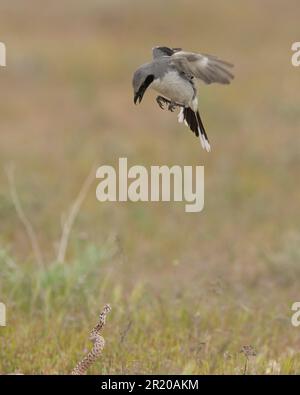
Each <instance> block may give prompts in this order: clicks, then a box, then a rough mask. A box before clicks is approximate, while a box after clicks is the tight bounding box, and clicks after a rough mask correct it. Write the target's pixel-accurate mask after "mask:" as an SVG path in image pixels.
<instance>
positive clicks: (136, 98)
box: [133, 74, 154, 104]
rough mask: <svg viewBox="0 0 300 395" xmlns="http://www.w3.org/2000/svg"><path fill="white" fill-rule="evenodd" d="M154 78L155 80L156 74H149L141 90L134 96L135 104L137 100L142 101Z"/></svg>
mask: <svg viewBox="0 0 300 395" xmlns="http://www.w3.org/2000/svg"><path fill="white" fill-rule="evenodd" d="M153 80H154V75H152V74H151V75H148V76H147V78H146V79H145V81H144V82H143V83H142V85H141V86H140V88H139V90H138V91H137V92H135V93H134V97H133V101H134V104H137V102H139V103H140V102H141V101H142V98H143V96H144V93H145V92H146V89H147V88H148V86H149V85H150V84H151V83H152V82H153Z"/></svg>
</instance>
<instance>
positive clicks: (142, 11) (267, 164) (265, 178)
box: [0, 0, 300, 374]
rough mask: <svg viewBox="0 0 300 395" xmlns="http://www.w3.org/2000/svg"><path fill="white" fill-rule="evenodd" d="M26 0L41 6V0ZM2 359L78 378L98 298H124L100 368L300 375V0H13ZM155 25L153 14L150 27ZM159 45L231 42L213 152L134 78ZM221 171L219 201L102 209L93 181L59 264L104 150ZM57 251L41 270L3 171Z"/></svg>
mask: <svg viewBox="0 0 300 395" xmlns="http://www.w3.org/2000/svg"><path fill="white" fill-rule="evenodd" d="M24 4H25V3H24ZM0 8H1V9H2V12H1V13H0V26H1V31H2V35H1V40H3V41H4V42H5V43H6V45H7V51H8V59H7V65H8V66H7V68H6V69H1V70H0V82H1V87H2V92H4V93H3V94H2V95H1V97H0V119H1V144H0V163H1V168H2V169H3V172H1V173H0V216H1V221H0V273H1V277H0V299H1V302H5V303H6V305H7V315H8V316H7V321H8V325H7V327H6V328H5V329H3V328H0V337H1V339H0V341H1V348H0V371H1V372H13V371H18V370H19V371H22V372H23V373H66V372H69V371H71V369H72V368H73V366H74V365H75V363H76V362H77V361H78V359H79V358H80V357H81V356H82V353H83V350H84V348H85V347H86V345H87V343H86V341H87V340H86V333H87V331H88V330H89V328H90V327H91V325H92V323H93V322H94V317H95V314H97V312H98V308H99V305H102V304H103V303H104V302H106V301H110V302H111V304H112V306H113V307H114V310H113V312H112V316H111V317H110V322H111V323H112V325H111V330H110V335H109V336H107V346H106V347H105V350H104V352H103V357H102V358H101V361H99V363H97V364H95V366H94V367H93V368H92V369H91V373H99V372H103V373H182V372H185V373H201V374H206V373H243V372H244V368H245V356H244V355H243V354H242V353H240V350H241V349H242V347H243V346H245V345H251V346H252V347H253V348H254V349H255V350H256V352H257V355H256V356H255V357H254V356H253V357H251V360H249V364H248V366H247V373H248V374H251V373H278V372H280V373H299V372H300V362H299V334H300V332H299V329H297V328H294V327H292V325H291V323H290V318H291V310H290V309H291V305H292V303H293V302H294V301H297V300H299V287H298V284H297V279H298V278H299V256H300V252H299V251H300V250H299V238H300V231H299V216H298V215H297V214H298V212H299V199H300V189H299V188H298V185H297V180H298V173H299V165H300V162H299V149H300V135H299V126H300V109H299V105H298V103H299V95H300V93H299V73H300V71H299V69H296V68H293V67H292V66H291V62H290V57H291V52H290V47H291V43H292V42H293V41H297V39H298V36H297V35H298V31H299V29H298V28H299V20H298V14H297V12H296V10H297V9H298V3H297V2H296V1H290V3H289V7H286V4H285V3H284V2H283V1H279V0H277V1H265V2H264V3H262V2H259V1H258V0H255V1H252V2H249V1H243V2H238V3H237V2H236V1H234V0H230V1H226V2H220V1H216V0H210V1H202V2H198V1H196V0H195V1H192V0H188V1H185V2H183V1H179V0H174V1H172V2H171V1H168V0H167V1H165V2H164V7H163V8H162V5H161V2H158V1H151V2H150V1H149V2H138V1H134V0H126V1H125V0H124V1H117V0H114V1H104V0H103V1H101V2H98V1H94V0H87V1H85V2H82V1H79V0H77V1H72V2H71V1H70V0H62V1H60V2H52V3H51V5H49V7H47V9H43V7H41V6H40V4H39V2H38V1H33V0H28V1H27V2H26V6H22V5H19V4H18V5H17V4H16V3H15V2H11V1H2V2H1V6H0ZM149 21H151V26H149V25H148V23H149ZM156 44H164V45H170V46H172V45H173V46H182V47H184V48H187V49H190V50H199V51H201V50H202V51H203V52H208V53H212V54H216V55H218V56H220V57H221V58H224V59H226V60H228V61H230V62H233V63H234V64H235V65H236V67H235V73H236V79H235V80H234V83H233V84H232V85H231V86H229V87H221V86H212V87H206V86H201V90H200V105H201V112H202V114H203V121H204V123H205V125H206V127H207V130H208V134H209V137H210V140H211V143H212V153H211V154H209V155H208V154H206V153H205V152H203V151H202V150H201V147H200V144H199V143H198V142H197V141H196V140H195V138H194V137H193V136H192V134H191V133H188V131H187V130H186V129H185V128H182V126H181V125H178V124H177V120H176V117H175V116H174V114H173V115H172V114H168V113H167V112H163V111H160V110H159V109H158V107H157V105H156V103H155V102H154V100H153V99H154V95H153V94H150V93H149V94H148V95H146V96H145V99H144V100H143V103H142V104H141V106H139V107H135V106H134V105H133V100H132V99H133V98H132V92H131V75H132V71H133V70H134V69H135V67H136V66H137V65H139V64H141V63H143V62H146V61H147V60H148V59H149V57H150V49H151V47H152V46H154V45H156ZM120 156H126V157H128V161H129V165H130V166H131V165H134V164H143V165H146V166H148V165H152V164H169V165H173V164H180V165H197V164H199V165H203V164H204V165H205V177H206V179H205V187H206V189H205V208H204V211H203V212H202V213H199V214H187V213H185V212H184V206H183V204H180V203H176V204H168V203H134V204H133V203H122V204H121V203H107V204H103V203H99V202H97V201H96V199H95V193H94V189H95V188H96V181H95V184H94V185H93V186H92V188H91V191H90V193H89V194H88V196H87V199H86V200H85V202H84V203H83V205H82V208H81V211H80V212H79V215H78V217H77V221H76V222H75V223H74V226H73V228H72V233H71V234H70V239H69V244H68V250H67V253H66V256H65V264H64V265H61V264H59V263H56V262H53V256H55V254H56V252H57V247H58V243H59V240H60V234H61V223H60V222H61V216H62V214H63V213H66V209H67V208H69V207H70V206H71V204H72V202H73V199H74V197H75V196H76V195H77V194H78V191H79V190H80V188H81V185H82V181H83V180H84V179H85V178H86V177H87V175H88V173H89V171H90V168H91V166H92V165H93V163H94V162H96V163H97V164H99V165H101V164H104V163H105V164H112V165H114V164H116V163H117V160H118V158H119V157H120ZM11 161H13V162H14V163H15V169H16V174H17V175H18V176H17V180H16V189H17V191H18V193H19V196H20V200H21V201H22V205H23V208H24V210H25V212H26V215H27V216H28V218H29V219H30V221H31V223H32V226H33V227H34V229H35V230H36V232H37V236H38V240H39V243H40V245H41V249H42V251H43V257H44V260H45V262H46V264H45V267H38V265H36V263H35V260H34V256H33V254H32V250H31V246H30V243H28V237H27V235H26V233H25V232H24V228H23V227H22V225H21V224H20V221H19V218H18V216H17V215H16V212H15V207H14V204H13V202H12V200H11V196H10V192H9V185H8V182H7V179H6V175H5V172H4V168H5V166H6V164H7V163H9V162H11Z"/></svg>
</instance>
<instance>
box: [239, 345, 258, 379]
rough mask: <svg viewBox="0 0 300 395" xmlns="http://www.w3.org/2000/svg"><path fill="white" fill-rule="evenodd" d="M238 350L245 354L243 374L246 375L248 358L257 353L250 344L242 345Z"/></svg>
mask: <svg viewBox="0 0 300 395" xmlns="http://www.w3.org/2000/svg"><path fill="white" fill-rule="evenodd" d="M240 352H241V353H242V354H244V356H245V365H244V371H243V375H246V374H247V373H248V366H249V359H250V357H256V355H257V353H256V351H255V349H254V347H253V346H251V345H245V346H243V347H242V348H241V350H240Z"/></svg>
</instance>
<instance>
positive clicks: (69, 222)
mask: <svg viewBox="0 0 300 395" xmlns="http://www.w3.org/2000/svg"><path fill="white" fill-rule="evenodd" d="M94 179H95V165H94V166H93V167H92V170H91V171H90V173H89V175H88V176H87V178H86V180H85V181H84V183H83V185H82V187H81V190H80V191H79V194H78V196H77V198H76V200H75V201H74V203H73V205H72V206H71V208H70V211H69V215H68V216H67V219H66V221H65V223H64V225H63V230H62V235H61V239H60V243H59V248H58V254H57V261H58V262H59V263H64V261H65V256H66V251H67V247H68V242H69V237H70V233H71V229H72V226H73V224H74V221H75V219H76V217H77V215H78V213H79V210H80V207H81V205H82V203H83V201H84V199H85V197H86V195H87V193H88V191H89V189H90V187H91V185H92V183H93V181H94Z"/></svg>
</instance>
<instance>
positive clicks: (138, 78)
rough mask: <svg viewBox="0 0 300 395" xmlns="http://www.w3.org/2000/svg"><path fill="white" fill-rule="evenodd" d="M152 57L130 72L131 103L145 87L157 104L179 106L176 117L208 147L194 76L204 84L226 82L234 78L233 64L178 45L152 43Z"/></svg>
mask: <svg viewBox="0 0 300 395" xmlns="http://www.w3.org/2000/svg"><path fill="white" fill-rule="evenodd" d="M152 54H153V60H152V62H150V63H146V64H144V65H142V66H140V67H139V68H138V69H137V70H136V72H135V73H134V75H133V81H132V85H133V90H134V103H135V104H136V103H137V102H139V103H140V102H141V101H142V98H143V96H144V93H145V91H146V89H147V88H148V87H151V88H152V89H154V90H155V91H157V92H159V93H160V94H162V95H163V96H157V98H156V101H157V103H158V105H159V106H160V108H162V109H164V108H165V107H164V106H165V105H167V106H168V110H170V111H174V110H175V108H176V107H180V112H179V114H178V121H179V122H184V123H185V124H186V125H187V126H188V127H189V128H190V129H191V130H192V131H193V132H194V133H195V135H196V136H197V137H198V136H199V137H200V141H201V144H202V147H203V148H204V149H205V150H206V151H208V152H209V151H210V144H209V140H208V137H207V134H206V132H205V129H204V126H203V123H202V121H201V118H200V115H199V111H198V99H197V87H196V84H195V78H197V79H200V80H202V81H204V83H206V84H211V83H213V82H218V83H219V84H229V83H230V82H231V80H232V79H233V78H234V77H233V74H231V73H230V72H229V71H228V68H230V67H233V65H232V64H230V63H228V62H225V61H223V60H221V59H218V58H217V57H216V56H212V55H206V54H197V53H193V52H185V51H183V50H182V49H181V48H168V47H155V48H153V50H152Z"/></svg>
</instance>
